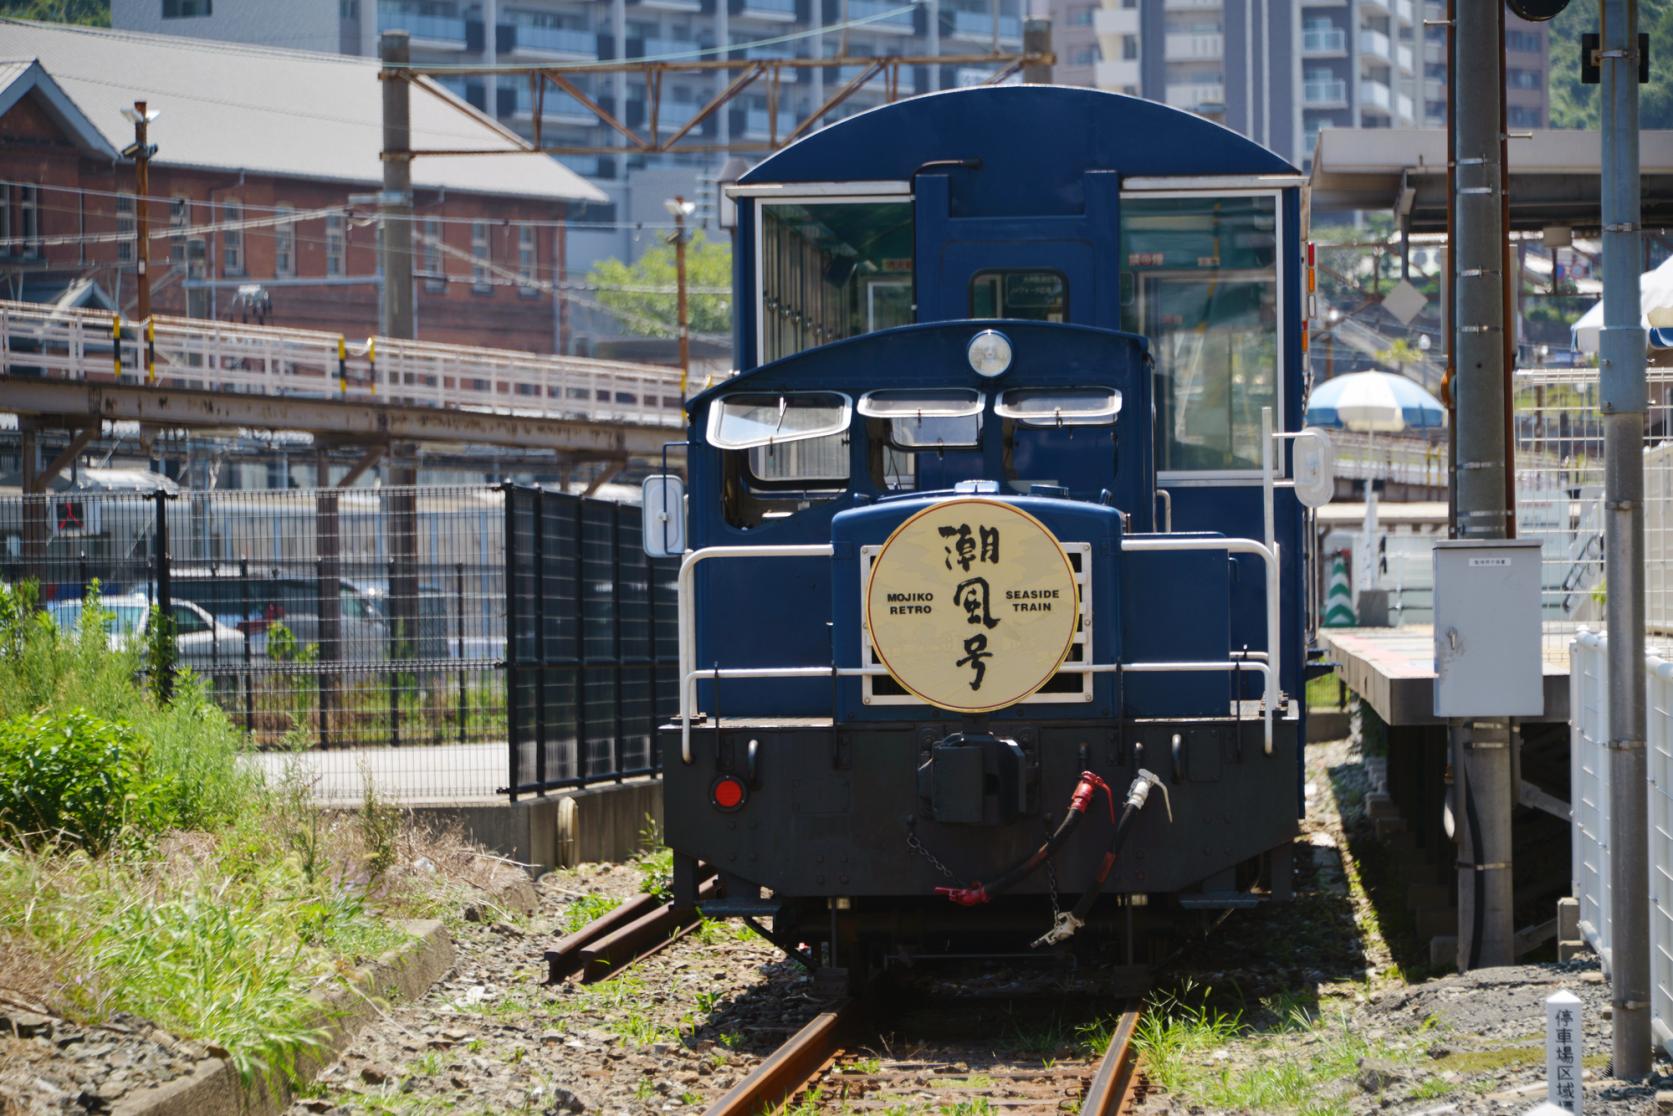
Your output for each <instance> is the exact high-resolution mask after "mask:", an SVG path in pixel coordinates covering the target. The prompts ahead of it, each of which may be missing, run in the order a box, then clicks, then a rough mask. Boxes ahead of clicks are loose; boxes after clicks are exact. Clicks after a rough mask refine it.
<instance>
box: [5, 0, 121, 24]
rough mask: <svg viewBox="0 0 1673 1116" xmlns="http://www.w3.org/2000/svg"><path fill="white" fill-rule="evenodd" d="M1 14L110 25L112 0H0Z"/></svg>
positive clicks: (44, 19) (11, 16) (44, 20)
mask: <svg viewBox="0 0 1673 1116" xmlns="http://www.w3.org/2000/svg"><path fill="white" fill-rule="evenodd" d="M0 16H5V17H6V18H8V19H38V20H40V21H42V22H43V23H83V24H86V25H87V26H89V27H109V26H110V0H0Z"/></svg>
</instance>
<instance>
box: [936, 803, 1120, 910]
mask: <svg viewBox="0 0 1673 1116" xmlns="http://www.w3.org/2000/svg"><path fill="white" fill-rule="evenodd" d="M1099 790H1102V791H1103V792H1104V798H1105V799H1106V800H1107V801H1108V802H1109V807H1110V820H1111V821H1114V820H1115V793H1114V792H1113V791H1111V790H1110V785H1109V784H1108V783H1106V782H1104V780H1103V779H1101V778H1099V777H1098V776H1097V775H1096V774H1095V773H1093V772H1091V771H1082V772H1081V773H1080V782H1078V783H1076V784H1075V792H1074V793H1073V794H1072V795H1070V796H1069V808H1068V809H1067V810H1065V811H1064V812H1063V820H1062V821H1060V822H1058V823H1057V828H1056V829H1054V830H1053V831H1052V833H1051V836H1049V837H1047V838H1046V840H1045V843H1044V844H1043V845H1041V846H1040V847H1039V848H1037V849H1035V850H1034V851H1033V852H1032V853H1029V854H1028V855H1027V856H1025V857H1023V858H1022V859H1021V860H1019V861H1018V862H1017V863H1015V864H1013V865H1012V866H1011V867H1009V868H1007V869H1006V870H1005V871H1003V872H1001V873H999V875H998V876H996V877H995V878H994V881H993V882H992V883H990V884H984V883H982V882H981V881H979V880H978V881H977V882H976V883H974V884H971V885H970V886H969V887H938V888H936V889H935V893H936V894H937V895H945V896H946V897H947V898H949V899H951V900H952V901H953V902H955V903H957V904H958V905H959V906H961V907H976V906H980V905H981V904H983V903H986V902H987V901H988V900H990V899H992V898H993V897H994V896H995V895H999V894H1001V893H1002V892H1005V891H1009V890H1010V889H1011V888H1013V887H1015V886H1016V885H1017V883H1018V882H1019V881H1021V880H1023V879H1025V878H1026V877H1027V876H1028V875H1029V874H1030V873H1032V872H1033V871H1034V870H1035V869H1037V868H1039V867H1040V865H1042V864H1044V863H1045V862H1046V861H1048V860H1050V859H1051V858H1052V857H1054V856H1056V855H1057V850H1058V849H1059V848H1061V847H1062V846H1063V842H1064V841H1066V840H1068V838H1069V834H1071V833H1073V832H1074V831H1075V827H1076V826H1078V825H1080V820H1081V819H1082V818H1083V817H1085V816H1086V811H1087V807H1088V806H1090V805H1091V803H1092V796H1093V795H1094V794H1095V793H1096V792H1097V791H1099Z"/></svg>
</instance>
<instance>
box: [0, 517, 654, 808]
mask: <svg viewBox="0 0 1673 1116" xmlns="http://www.w3.org/2000/svg"><path fill="white" fill-rule="evenodd" d="M532 493H538V490H533V489H518V488H512V487H510V486H473V487H451V488H442V487H418V488H402V487H386V488H347V489H322V490H318V491H306V490H286V491H249V492H240V491H233V492H212V493H205V492H181V493H179V494H177V495H171V494H165V493H161V492H157V493H134V492H91V491H69V492H62V493H56V494H52V495H48V496H25V497H21V498H18V497H14V498H11V499H6V500H0V538H4V539H5V541H6V546H5V547H4V550H3V553H0V577H4V579H5V580H7V581H9V582H14V583H16V582H21V581H24V580H34V581H36V582H37V583H38V585H39V593H40V599H41V603H42V606H43V607H44V608H45V610H46V611H47V612H48V614H49V615H51V616H52V617H53V618H54V619H55V620H56V621H57V622H58V623H59V624H60V625H61V626H63V627H65V628H73V627H75V626H76V625H77V624H78V623H80V622H81V613H82V610H83V604H82V602H83V600H84V598H85V596H86V594H87V592H88V590H89V588H90V587H91V586H93V585H94V584H95V583H96V584H97V585H98V588H99V592H100V594H101V605H102V608H103V609H104V611H105V613H106V616H105V618H104V619H105V622H106V623H107V624H108V626H109V631H110V635H109V638H110V640H111V641H112V644H113V645H124V644H128V643H136V644H138V643H145V644H148V645H150V646H153V647H155V646H158V645H161V646H162V647H164V648H167V647H169V646H170V645H172V649H173V653H174V656H175V661H176V663H177V664H178V666H180V667H183V668H187V669H189V670H190V671H191V672H192V673H193V674H194V675H196V676H198V677H199V678H200V679H201V680H202V682H203V684H204V685H205V686H207V687H208V688H209V689H210V691H211V692H212V693H213V695H214V697H215V699H216V701H217V702H218V703H219V704H220V705H221V706H222V707H223V708H224V709H225V710H226V711H227V713H228V715H229V716H230V717H231V718H232V719H233V721H234V723H236V724H238V725H240V726H241V727H243V729H244V730H245V731H246V732H247V733H248V735H249V738H250V741H251V743H252V745H253V746H254V748H255V750H256V754H257V756H256V762H259V763H261V764H262V765H263V766H264V767H266V768H267V769H268V770H269V771H271V772H278V771H280V770H282V769H285V768H296V769H298V771H299V773H300V775H301V776H302V777H303V778H305V779H308V780H309V781H311V782H312V784H313V788H314V793H315V795H316V797H318V798H321V799H325V800H347V799H354V798H358V797H359V796H360V795H361V794H363V793H364V786H365V782H366V780H367V779H368V778H369V779H370V780H371V781H372V783H373V785H374V786H375V787H376V788H377V790H378V791H379V793H381V794H385V795H388V796H392V797H397V798H401V799H404V800H408V801H412V800H419V799H425V798H459V797H480V796H486V795H494V794H497V793H503V792H504V791H505V790H506V789H508V788H509V789H513V790H515V791H519V792H528V791H539V790H542V789H547V788H549V787H555V786H576V785H584V784H585V783H587V782H592V781H597V780H600V779H614V778H619V777H625V775H626V774H637V773H643V772H646V771H648V770H649V769H650V768H651V767H652V766H653V759H652V753H651V749H650V747H649V740H650V735H651V731H652V729H653V727H654V726H653V725H652V724H651V723H650V722H651V721H652V720H653V719H654V717H655V715H656V714H658V713H661V714H667V713H670V712H671V711H672V701H671V699H670V700H668V701H665V702H663V703H662V704H661V705H660V706H658V705H654V704H653V703H652V700H651V697H652V693H653V692H657V687H656V685H655V679H656V674H655V671H656V669H657V659H658V656H657V652H656V649H655V648H650V649H645V650H642V649H641V646H640V645H641V644H642V643H643V642H644V639H642V638H641V636H642V633H644V632H649V631H651V630H652V629H653V628H654V627H655V617H654V616H653V613H654V612H656V610H657V609H658V608H660V610H661V611H662V612H664V613H665V614H666V615H665V618H664V619H663V621H662V623H663V626H664V627H665V628H666V629H667V633H668V634H667V636H666V650H667V658H668V663H667V665H666V667H665V669H666V673H667V687H666V693H667V694H672V693H674V691H673V688H672V677H673V672H674V666H673V665H672V657H673V642H672V641H673V635H672V632H673V627H674V605H673V593H672V580H673V574H672V572H671V571H664V572H665V577H666V581H667V582H668V584H667V586H666V591H665V592H663V593H662V594H661V595H660V597H658V596H657V595H656V594H653V593H652V592H651V590H650V588H649V586H650V584H651V582H650V579H649V571H650V568H651V567H650V564H649V562H648V560H647V559H646V558H645V557H644V555H643V554H642V552H640V551H639V545H638V530H639V513H638V509H637V508H632V507H621V506H618V505H615V504H611V503H607V502H604V501H600V500H591V499H582V498H580V497H575V496H561V495H557V494H539V495H531V494H532ZM530 500H534V501H536V502H539V501H544V502H546V503H547V504H549V505H550V506H551V507H552V508H554V509H558V508H562V509H564V514H567V515H569V516H570V518H571V519H572V520H573V519H574V518H575V517H577V516H578V517H579V521H584V523H585V524H587V525H589V526H588V527H587V531H586V532H585V534H583V535H576V534H573V533H570V532H568V531H567V530H565V529H557V530H556V531H555V532H549V533H548V536H547V538H546V540H545V541H546V543H547V546H548V547H549V548H550V552H551V553H550V557H549V558H548V559H546V560H545V561H546V565H547V566H548V567H550V568H551V570H552V572H551V573H550V574H549V575H548V576H546V577H544V578H543V579H542V580H541V582H540V584H539V586H538V588H539V592H538V594H537V593H536V592H535V588H536V587H535V586H533V585H531V584H529V583H528V578H527V574H526V572H525V574H524V578H523V581H522V583H521V584H520V585H516V586H515V587H516V588H517V592H516V593H511V594H508V583H507V580H506V569H507V567H508V564H510V565H512V566H514V567H516V568H518V569H520V570H524V571H527V570H528V569H531V568H532V567H531V566H530V565H529V561H530V559H529V558H528V556H527V555H526V553H520V552H518V551H517V550H516V549H515V547H516V543H517V538H518V533H519V532H526V531H527V528H526V527H517V528H516V529H515V530H514V531H513V532H512V533H511V534H508V532H507V526H508V524H510V523H511V522H512V521H513V517H512V516H511V515H509V514H508V512H509V511H512V510H514V509H516V508H520V507H522V506H524V505H525V504H526V503H527V502H528V501H530ZM601 531H602V532H603V534H601V533H600V532H601ZM601 539H602V540H603V541H602V542H601V541H600V540H601ZM508 541H509V542H511V543H512V549H508V546H507V543H508ZM601 546H604V547H607V548H608V549H607V551H605V550H600V547H601ZM618 551H619V552H620V558H619V560H618V558H617V554H618ZM601 561H602V562H605V563H607V564H612V565H613V567H616V569H615V572H614V573H611V572H608V571H605V572H602V573H601V570H600V569H599V568H595V567H597V565H598V563H599V562H601ZM635 561H636V562H637V564H638V569H639V571H640V572H639V573H638V574H637V576H635V575H634V573H633V572H632V569H631V567H633V565H634V562H635ZM565 562H568V563H570V565H571V567H572V568H573V569H574V570H576V571H578V574H577V575H576V576H569V575H565V574H562V573H560V572H558V571H559V570H560V569H561V568H562V566H563V563H565ZM599 594H606V595H604V596H600V595H599ZM610 594H613V595H610ZM653 598H655V599H653ZM618 602H620V603H621V604H622V605H623V606H624V607H617V603H618ZM154 609H155V610H156V611H154ZM542 614H545V615H548V616H549V617H550V618H551V619H550V623H549V626H548V629H547V631H548V636H549V637H550V639H551V640H553V641H557V642H562V641H565V640H567V641H569V643H567V644H565V645H564V646H565V647H570V646H571V645H573V644H574V642H575V636H574V635H573V634H572V631H571V628H572V627H575V630H577V631H584V633H585V637H584V642H583V645H582V646H581V647H580V649H579V655H578V656H571V657H573V658H575V660H576V661H575V662H574V663H571V662H570V658H569V657H559V658H554V657H553V656H552V655H551V654H546V655H544V656H542V655H541V654H540V650H541V648H540V646H539V645H540V643H541V641H540V640H539V639H538V638H537V637H536V636H535V635H533V634H531V633H529V632H528V631H526V630H525V629H522V628H516V627H515V625H517V624H518V623H519V622H523V623H527V622H530V621H531V620H532V618H535V617H538V616H540V615H542ZM577 615H579V616H581V617H582V618H583V620H582V623H581V624H580V625H579V626H578V627H576V626H575V625H574V624H573V622H572V621H570V620H569V619H567V618H571V617H575V616H577ZM158 617H161V618H162V620H161V622H162V623H166V624H168V625H169V626H170V627H171V628H172V640H170V639H169V638H168V637H167V635H163V636H162V637H161V638H159V634H158V633H156V632H152V631H151V630H150V629H151V627H152V625H153V624H156V623H158V622H159V620H158V619H157V618H158ZM519 617H522V618H524V619H523V620H521V621H520V620H519ZM508 620H510V621H511V624H512V628H511V629H508ZM601 624H602V625H603V628H602V629H600V628H599V625H601ZM566 625H568V626H566ZM508 630H518V631H523V632H524V635H523V637H522V638H521V640H520V641H519V646H520V647H522V648H524V654H523V655H522V658H523V659H525V660H533V659H539V660H540V666H539V669H538V670H537V671H536V675H535V676H536V677H547V678H548V681H549V686H548V689H549V695H548V702H547V706H546V715H545V717H544V719H543V723H542V721H541V719H537V718H534V717H531V716H530V715H528V714H527V712H526V711H524V710H523V707H522V706H521V705H518V703H517V702H510V703H508V695H512V696H514V697H515V696H517V695H522V694H524V692H525V691H524V690H523V689H520V687H524V686H526V684H527V682H528V679H529V677H530V675H529V668H528V667H527V666H523V667H521V668H519V667H518V666H511V667H509V668H508V665H507V653H506V652H507V639H506V633H507V631H508ZM601 630H602V631H603V632H604V634H603V635H600V634H599V633H600V631H601ZM548 650H549V649H548ZM565 654H566V656H567V655H568V654H569V653H568V652H566V653H565ZM622 654H628V655H630V656H631V657H633V661H632V662H628V661H627V660H621V659H620V658H619V656H620V655H622ZM566 672H567V673H566ZM646 677H648V678H649V679H650V680H651V683H650V688H647V686H646V684H645V683H644V682H642V679H644V678H646ZM519 700H521V698H519ZM513 706H516V707H517V709H518V710H519V713H518V715H516V716H515V717H514V716H513V713H512V707H513ZM537 753H538V755H539V756H540V757H541V758H540V760H539V762H535V761H533V760H532V759H530V760H529V761H528V762H526V763H524V764H523V767H522V768H518V767H516V766H514V765H516V764H517V763H518V762H519V759H518V757H520V756H523V757H532V756H534V755H536V754H537ZM508 771H519V772H524V771H526V772H527V775H526V777H525V775H524V774H518V775H517V776H516V777H515V778H514V779H508Z"/></svg>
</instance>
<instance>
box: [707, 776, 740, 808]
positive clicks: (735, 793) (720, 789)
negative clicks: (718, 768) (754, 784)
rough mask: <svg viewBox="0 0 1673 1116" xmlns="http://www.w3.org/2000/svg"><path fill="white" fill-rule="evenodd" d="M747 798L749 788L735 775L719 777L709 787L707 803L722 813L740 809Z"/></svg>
mask: <svg viewBox="0 0 1673 1116" xmlns="http://www.w3.org/2000/svg"><path fill="white" fill-rule="evenodd" d="M748 798H749V788H748V787H746V786H745V785H744V781H743V780H742V779H740V778H738V777H737V776H736V775H721V776H719V777H717V778H716V779H715V781H714V782H713V783H711V784H710V785H709V801H710V802H712V803H714V807H715V809H716V810H720V811H722V812H723V813H728V814H730V813H732V812H733V811H734V810H739V809H742V808H743V804H744V802H745V801H747V800H748Z"/></svg>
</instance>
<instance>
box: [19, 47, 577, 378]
mask: <svg viewBox="0 0 1673 1116" xmlns="http://www.w3.org/2000/svg"><path fill="white" fill-rule="evenodd" d="M0 55H3V56H4V57H6V58H9V59H11V61H0V297H3V298H12V299H17V298H24V299H29V300H31V301H41V302H47V301H57V300H59V299H61V298H64V299H70V300H75V301H78V302H82V303H85V302H88V301H93V302H100V303H105V304H107V305H113V306H115V307H117V308H119V309H121V310H122V311H123V313H124V314H125V315H130V316H131V315H132V314H133V311H134V305H135V298H136V290H137V288H136V280H137V275H136V268H135V256H136V249H135V227H136V221H137V216H138V211H137V206H139V205H145V206H146V207H147V219H148V220H149V222H150V226H151V233H152V237H151V239H150V248H151V252H150V256H151V267H150V271H151V287H152V309H153V312H155V313H158V314H174V315H188V316H192V317H202V318H216V319H220V320H223V321H226V320H231V321H239V320H251V321H254V320H262V321H265V322H267V323H269V324H273V325H283V326H295V327H298V328H305V329H323V330H329V331H332V332H338V333H343V334H345V335H347V336H348V337H350V338H361V337H365V336H368V335H370V334H373V333H376V332H377V329H378V302H379V287H380V282H381V280H380V278H379V274H378V257H377V241H378V227H377V220H376V210H375V204H374V202H373V201H372V200H371V199H370V198H366V197H362V200H361V201H360V202H358V203H353V202H351V199H352V198H353V197H354V196H356V195H362V196H364V195H371V194H375V193H376V192H377V191H378V190H380V189H381V173H382V171H381V163H380V158H379V149H380V146H381V137H382V124H381V112H382V100H381V96H382V94H381V85H380V83H379V82H378V80H377V70H378V65H377V63H376V62H373V61H368V60H364V59H355V58H345V57H341V56H337V55H322V54H309V53H303V52H297V51H278V50H271V49H265V48H257V47H241V46H232V45H227V44H222V43H204V42H200V41H197V40H190V39H179V38H171V37H164V36H153V35H139V34H135V33H132V32H111V31H98V30H91V29H87V28H80V27H64V26H59V25H50V24H39V23H26V22H21V21H12V20H6V21H0ZM432 88H434V89H435V90H436V92H437V94H438V95H437V96H429V95H426V94H425V93H423V92H420V91H417V90H415V91H414V92H413V93H412V125H413V144H414V146H415V147H419V148H422V147H454V148H458V147H502V146H503V147H504V148H505V149H506V150H507V151H508V152H510V151H511V150H512V148H513V147H514V140H513V138H512V137H511V135H510V133H508V132H506V131H505V130H504V129H502V128H501V127H500V126H499V125H498V124H496V123H495V122H494V121H493V120H492V119H491V118H489V117H487V116H484V115H483V114H481V113H479V112H477V111H476V110H474V109H472V108H470V107H469V106H468V105H467V104H465V103H464V102H463V101H460V100H458V99H456V98H454V97H452V95H451V94H449V93H447V92H446V91H445V90H443V89H441V88H440V87H439V86H432ZM139 100H143V101H146V102H147V103H148V105H149V108H150V109H151V110H152V111H154V112H157V113H158V114H159V115H158V119H157V120H156V121H155V122H154V123H152V125H151V127H150V141H151V142H152V143H154V144H156V145H157V148H158V151H157V154H156V156H155V158H154V159H153V160H152V162H151V169H150V186H149V193H148V195H147V197H148V199H149V200H143V201H142V200H136V198H135V197H134V192H135V178H134V167H133V164H132V162H131V161H130V160H128V159H125V158H123V157H122V156H121V155H120V151H121V149H122V148H124V147H126V146H128V145H129V144H130V143H132V141H133V125H132V124H131V123H130V122H129V121H128V120H126V119H125V118H124V117H123V116H122V109H124V108H130V107H131V106H132V104H133V102H134V101H139ZM413 183H414V214H415V226H414V244H413V253H414V260H413V265H414V269H415V272H416V273H417V278H416V279H415V290H416V296H415V301H416V320H417V328H418V336H419V337H420V338H421V339H424V340H431V341H447V342H453V343H462V344H473V345H481V346H486V347H493V348H511V349H525V350H529V351H533V352H552V351H554V344H555V340H556V337H557V334H558V328H559V314H558V300H557V298H556V297H555V296H554V294H553V293H552V284H553V283H554V281H555V280H556V279H558V278H559V274H560V256H561V254H562V237H563V232H562V227H561V226H562V221H563V219H564V217H565V215H566V213H567V211H568V208H569V207H571V206H573V205H576V204H580V203H585V202H593V201H602V200H604V195H603V194H602V193H601V192H600V191H598V190H597V189H596V188H595V187H593V186H592V185H591V184H590V183H588V182H587V181H586V180H584V179H582V178H580V177H579V176H577V175H576V174H574V173H573V172H572V171H570V170H568V169H567V168H565V167H563V166H562V165H561V164H559V163H558V162H556V161H555V160H553V159H549V158H546V157H544V156H538V155H523V154H506V155H503V156H500V155H496V156H487V157H475V158H420V159H417V160H415V161H414V163H413ZM291 214H307V215H308V216H306V218H305V219H293V218H292V217H291V216H290V215H291Z"/></svg>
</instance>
